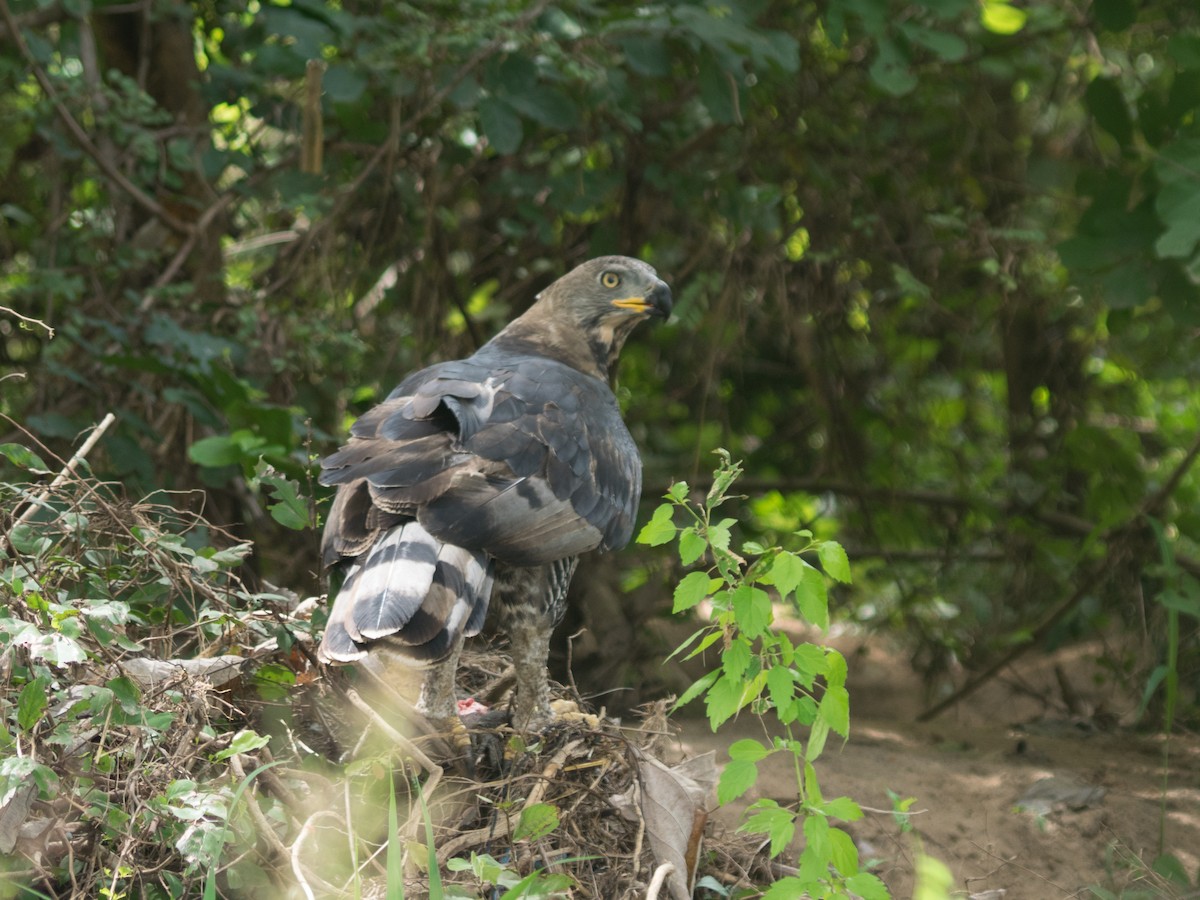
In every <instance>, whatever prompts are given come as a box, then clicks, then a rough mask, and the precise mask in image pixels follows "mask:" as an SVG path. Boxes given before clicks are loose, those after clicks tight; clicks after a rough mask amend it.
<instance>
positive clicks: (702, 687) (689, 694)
mask: <svg viewBox="0 0 1200 900" xmlns="http://www.w3.org/2000/svg"><path fill="white" fill-rule="evenodd" d="M720 677H721V670H720V669H713V670H712V671H711V672H709V673H708V674H707V675H702V676H701V677H700V678H698V679H696V681H695V683H693V684H692V686H691V687H689V688H688V689H687V690H686V691H684V692H683V693H682V694H680V695H679V699H678V700H676V701H675V705H674V706H672V707H671V709H672V710H676V709H679V707H681V706H685V705H686V704H688V703H691V702H692V701H693V700H695V699H696V698H697V697H699V696H700V695H701V694H703V693H704V692H705V691H707V690H708V689H709V688H710V687H712V685H713V682H715V681H716V680H717V679H718V678H720Z"/></svg>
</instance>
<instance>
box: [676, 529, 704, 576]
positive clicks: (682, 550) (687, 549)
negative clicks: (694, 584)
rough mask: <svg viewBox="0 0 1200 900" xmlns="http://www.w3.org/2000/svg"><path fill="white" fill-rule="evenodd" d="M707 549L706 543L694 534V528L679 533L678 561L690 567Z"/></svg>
mask: <svg viewBox="0 0 1200 900" xmlns="http://www.w3.org/2000/svg"><path fill="white" fill-rule="evenodd" d="M707 549H708V542H707V541H705V540H704V538H702V537H700V535H698V534H697V533H696V529H695V527H688V528H685V529H683V531H681V532H679V561H680V562H682V563H683V564H684V565H685V566H690V565H691V564H692V563H694V562H695V561H696V560H698V559H699V558H700V557H701V556H703V555H704V551H705V550H707Z"/></svg>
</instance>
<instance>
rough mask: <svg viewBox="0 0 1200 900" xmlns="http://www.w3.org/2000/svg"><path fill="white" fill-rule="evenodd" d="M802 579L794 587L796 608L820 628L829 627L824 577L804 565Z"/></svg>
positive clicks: (827, 598) (827, 595)
mask: <svg viewBox="0 0 1200 900" xmlns="http://www.w3.org/2000/svg"><path fill="white" fill-rule="evenodd" d="M802 574H803V576H804V577H803V579H802V583H801V584H800V586H799V587H798V588H797V589H796V609H797V610H798V611H799V613H800V615H802V616H803V617H804V618H805V619H806V620H808V622H809V623H810V624H812V625H815V626H816V627H817V628H820V629H822V630H824V629H826V628H828V627H829V594H828V592H827V590H826V587H825V577H824V576H823V575H822V574H821V573H820V572H819V571H817V570H816V569H814V568H813V567H812V566H809V565H806V566H805V568H804V571H803V573H802Z"/></svg>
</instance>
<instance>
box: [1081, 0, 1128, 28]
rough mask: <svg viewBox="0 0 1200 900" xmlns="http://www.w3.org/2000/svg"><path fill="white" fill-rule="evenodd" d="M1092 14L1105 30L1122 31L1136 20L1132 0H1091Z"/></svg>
mask: <svg viewBox="0 0 1200 900" xmlns="http://www.w3.org/2000/svg"><path fill="white" fill-rule="evenodd" d="M1092 15H1093V16H1095V17H1096V21H1097V22H1098V23H1099V24H1100V27H1101V28H1103V29H1104V30H1105V31H1124V30H1125V29H1126V28H1128V27H1129V26H1130V25H1132V24H1133V23H1134V22H1136V21H1137V5H1136V4H1135V2H1134V0H1092Z"/></svg>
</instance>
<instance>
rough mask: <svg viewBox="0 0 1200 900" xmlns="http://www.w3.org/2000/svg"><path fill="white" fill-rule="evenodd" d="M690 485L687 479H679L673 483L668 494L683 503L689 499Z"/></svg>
mask: <svg viewBox="0 0 1200 900" xmlns="http://www.w3.org/2000/svg"><path fill="white" fill-rule="evenodd" d="M687 495H688V485H687V482H686V481H677V482H675V483H674V484H673V485H671V489H670V490H669V491H667V496H668V497H670V498H671V499H672V500H675V501H678V502H679V503H682V502H683V501H684V500H686V499H687Z"/></svg>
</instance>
